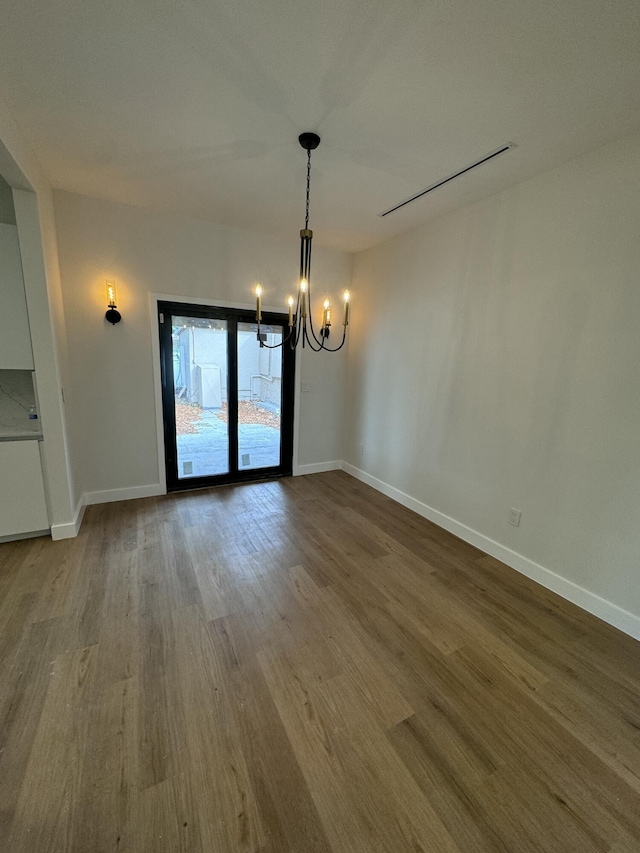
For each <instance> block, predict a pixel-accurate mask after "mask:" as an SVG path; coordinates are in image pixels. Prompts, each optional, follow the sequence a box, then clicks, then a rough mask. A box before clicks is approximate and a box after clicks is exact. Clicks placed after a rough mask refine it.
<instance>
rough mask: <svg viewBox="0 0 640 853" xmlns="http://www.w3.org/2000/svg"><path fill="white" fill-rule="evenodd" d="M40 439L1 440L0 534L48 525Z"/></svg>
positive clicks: (14, 532) (44, 528) (41, 528)
mask: <svg viewBox="0 0 640 853" xmlns="http://www.w3.org/2000/svg"><path fill="white" fill-rule="evenodd" d="M39 445H40V442H39V441H35V440H27V441H1V442H0V537H3V536H19V535H20V534H25V533H35V532H40V531H45V530H48V529H49V517H48V513H47V502H46V500H45V496H44V482H43V479H42V465H41V463H40V446H39Z"/></svg>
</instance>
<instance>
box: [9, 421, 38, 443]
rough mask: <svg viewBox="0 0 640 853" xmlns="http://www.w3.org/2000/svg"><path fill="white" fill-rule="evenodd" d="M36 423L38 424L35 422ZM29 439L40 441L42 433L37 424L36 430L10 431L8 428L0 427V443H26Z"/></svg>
mask: <svg viewBox="0 0 640 853" xmlns="http://www.w3.org/2000/svg"><path fill="white" fill-rule="evenodd" d="M36 423H38V422H37V421H36ZM29 439H34V440H35V441H42V433H41V432H40V426H39V424H38V427H37V429H36V430H32V429H10V428H8V427H2V426H0V441H25V440H26V441H28V440H29Z"/></svg>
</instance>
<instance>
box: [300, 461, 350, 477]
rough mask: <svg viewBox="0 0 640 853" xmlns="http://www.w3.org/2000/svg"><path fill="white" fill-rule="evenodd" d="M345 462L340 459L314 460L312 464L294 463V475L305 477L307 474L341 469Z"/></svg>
mask: <svg viewBox="0 0 640 853" xmlns="http://www.w3.org/2000/svg"><path fill="white" fill-rule="evenodd" d="M342 465H343V463H342V462H341V461H340V460H339V459H334V460H333V462H312V463H311V464H310V465H294V466H293V476H294V477H303V476H304V475H305V474H324V472H325V471H340V470H341V469H342Z"/></svg>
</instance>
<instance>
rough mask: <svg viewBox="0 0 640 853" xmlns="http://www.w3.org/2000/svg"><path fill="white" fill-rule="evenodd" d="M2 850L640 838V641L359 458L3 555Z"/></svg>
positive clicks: (104, 519) (41, 852) (472, 851)
mask: <svg viewBox="0 0 640 853" xmlns="http://www.w3.org/2000/svg"><path fill="white" fill-rule="evenodd" d="M0 662H1V670H0V723H1V729H0V849H2V850H6V851H11V853H65V851H73V853H94V851H95V853H102V851H104V853H107V851H109V853H110V852H111V851H114V852H115V851H117V852H118V853H123V851H127V853H165V851H166V853H174V851H175V853H235V851H243V853H252V852H253V851H264V853H378V851H379V852H380V853H382V852H383V851H384V853H404V851H407V853H409V851H411V853H416V851H422V853H490V851H501V853H504V852H505V851H510V853H511V851H513V853H527V851H550V853H596V851H600V853H607V852H608V853H628V852H629V851H638V850H640V644H639V643H637V642H635V641H633V640H631V639H630V638H628V637H626V636H624V635H622V634H620V633H619V632H617V631H616V630H615V629H613V628H611V627H609V626H607V625H605V624H604V623H601V622H599V621H598V620H597V619H595V618H593V617H591V616H589V615H588V614H586V613H584V612H582V611H581V610H579V609H578V608H576V607H574V606H573V605H571V604H568V603H567V602H565V601H563V600H562V599H560V598H558V597H557V596H556V595H554V594H553V593H551V592H549V591H548V590H545V589H543V588H541V587H539V586H537V585H536V584H535V583H533V582H532V581H529V580H528V579H526V578H524V577H522V576H521V575H518V574H517V573H516V572H514V571H512V570H511V569H508V568H507V567H505V566H503V565H502V564H501V563H499V562H498V561H496V560H494V559H492V558H491V557H487V556H486V555H484V554H482V553H481V552H480V551H478V550H476V549H475V548H473V547H471V546H470V545H467V544H466V543H464V542H461V541H460V540H458V539H456V538H455V537H454V536H451V535H450V534H448V533H446V532H444V531H442V530H440V529H439V528H437V527H435V526H434V525H432V524H430V523H428V522H427V521H425V520H424V519H422V518H419V517H418V516H416V515H414V514H413V513H411V512H409V511H408V510H406V509H404V508H403V507H401V506H399V505H397V504H395V503H393V502H392V501H390V500H388V499H387V498H385V497H383V496H382V495H380V494H378V493H377V492H374V491H373V490H371V489H369V488H367V487H366V486H364V485H362V484H361V483H359V482H357V481H356V480H354V479H352V478H350V477H349V476H347V475H346V474H344V473H341V472H332V473H327V474H318V475H314V476H310V477H301V478H295V479H293V478H289V479H285V480H279V481H275V482H265V483H258V484H252V485H243V486H236V487H226V488H220V489H215V490H209V491H202V492H193V493H190V494H182V495H177V496H168V497H164V498H158V499H146V500H139V501H131V502H127V503H120V504H108V505H103V506H99V507H91V508H89V509H88V510H87V513H86V517H85V521H84V524H83V526H82V531H81V533H80V536H79V537H78V538H77V539H74V540H66V541H62V542H52V541H50V540H48V539H44V538H43V539H34V540H28V541H23V542H16V543H11V544H4V545H0Z"/></svg>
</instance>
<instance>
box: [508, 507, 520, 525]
mask: <svg viewBox="0 0 640 853" xmlns="http://www.w3.org/2000/svg"><path fill="white" fill-rule="evenodd" d="M521 517H522V513H521V512H520V510H519V509H514V508H513V507H511V509H510V510H509V524H512V525H513V526H514V527H520V519H521Z"/></svg>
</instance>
